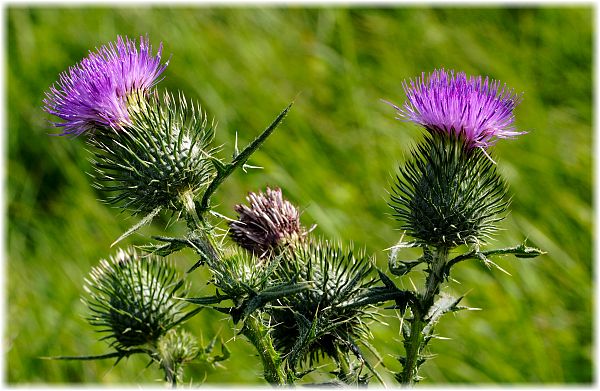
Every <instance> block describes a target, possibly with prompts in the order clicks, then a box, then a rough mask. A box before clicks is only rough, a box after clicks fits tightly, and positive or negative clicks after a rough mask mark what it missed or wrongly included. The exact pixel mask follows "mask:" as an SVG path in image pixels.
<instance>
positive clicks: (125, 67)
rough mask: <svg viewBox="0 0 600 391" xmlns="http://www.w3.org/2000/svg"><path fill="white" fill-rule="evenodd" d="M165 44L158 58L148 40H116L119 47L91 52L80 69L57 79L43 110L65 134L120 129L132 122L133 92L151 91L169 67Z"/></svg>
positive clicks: (47, 96) (74, 69)
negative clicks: (130, 101)
mask: <svg viewBox="0 0 600 391" xmlns="http://www.w3.org/2000/svg"><path fill="white" fill-rule="evenodd" d="M161 52H162V44H161V45H160V46H159V48H158V52H157V54H156V55H153V54H152V46H151V45H150V43H149V40H148V38H147V37H146V38H144V37H140V43H139V50H138V47H137V45H136V42H135V40H130V39H129V38H127V37H126V38H125V39H123V38H122V37H120V36H119V37H117V42H116V43H109V44H108V45H107V46H102V47H101V48H100V49H98V50H97V51H96V52H95V53H92V52H90V54H89V56H88V57H86V58H84V59H83V60H82V61H81V62H80V63H78V64H77V65H75V66H73V67H71V68H69V70H68V71H66V72H63V73H61V74H60V76H59V80H58V82H56V83H55V84H54V85H53V86H52V87H50V91H49V92H47V93H46V99H44V110H45V111H46V112H48V113H50V114H52V115H55V116H57V117H58V118H60V119H61V120H62V122H55V123H53V124H54V126H56V127H58V128H62V130H63V132H62V133H61V134H62V135H65V134H75V135H79V134H81V133H84V132H87V131H89V130H93V129H95V128H113V129H121V128H122V127H123V126H124V125H127V124H129V123H130V119H129V114H128V110H127V98H128V96H129V95H130V94H131V93H132V92H134V91H148V90H150V89H151V88H152V87H153V86H154V85H155V84H156V83H157V82H158V77H159V76H160V74H161V73H162V72H163V71H164V70H165V68H166V67H167V64H168V62H167V63H165V64H161Z"/></svg>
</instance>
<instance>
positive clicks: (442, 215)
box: [390, 133, 509, 248]
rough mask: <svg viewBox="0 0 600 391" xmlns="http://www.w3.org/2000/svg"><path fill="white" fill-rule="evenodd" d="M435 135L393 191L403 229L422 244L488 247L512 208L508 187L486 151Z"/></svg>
mask: <svg viewBox="0 0 600 391" xmlns="http://www.w3.org/2000/svg"><path fill="white" fill-rule="evenodd" d="M457 137H458V136H456V135H448V134H442V133H434V134H431V135H427V136H426V137H425V140H424V141H423V142H422V143H420V144H419V145H418V146H417V148H415V149H414V150H413V151H412V154H411V157H410V158H409V160H408V161H407V162H406V163H405V165H404V166H403V167H402V168H401V169H400V173H399V175H398V176H397V177H396V181H395V183H394V187H393V189H392V198H391V203H390V206H391V207H392V208H393V209H394V212H395V217H396V218H397V219H398V220H399V221H400V222H401V223H402V226H401V228H402V229H404V230H406V232H407V233H408V234H409V235H410V236H412V237H414V238H415V239H416V240H417V241H418V242H420V243H421V244H425V245H428V246H434V247H443V248H452V247H455V246H458V245H461V244H476V243H480V242H485V241H486V239H488V238H489V237H490V235H491V234H493V233H494V231H495V230H496V223H497V222H498V221H500V220H501V219H502V218H504V216H503V213H504V212H505V211H506V208H507V207H508V203H509V202H508V201H507V200H505V196H506V193H507V191H508V188H507V185H506V183H505V182H504V181H503V180H502V178H501V177H500V175H499V174H498V172H497V171H496V165H495V164H494V163H493V161H492V160H491V159H489V157H488V155H487V154H486V153H485V151H484V150H482V149H480V148H477V149H474V150H470V149H469V147H468V146H467V145H466V144H465V143H464V140H457Z"/></svg>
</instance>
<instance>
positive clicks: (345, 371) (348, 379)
mask: <svg viewBox="0 0 600 391" xmlns="http://www.w3.org/2000/svg"><path fill="white" fill-rule="evenodd" d="M334 360H335V361H336V363H337V365H338V371H339V373H338V375H337V377H338V379H340V381H342V382H344V383H346V384H354V383H355V381H354V380H355V379H353V377H352V371H351V370H350V358H349V357H348V354H346V353H344V352H342V351H341V350H340V348H337V349H336V352H335V356H334Z"/></svg>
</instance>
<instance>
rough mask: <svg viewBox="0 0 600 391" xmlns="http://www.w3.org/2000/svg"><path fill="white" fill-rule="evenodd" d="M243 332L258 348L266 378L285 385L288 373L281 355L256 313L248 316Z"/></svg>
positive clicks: (272, 382)
mask: <svg viewBox="0 0 600 391" xmlns="http://www.w3.org/2000/svg"><path fill="white" fill-rule="evenodd" d="M242 334H243V335H244V336H245V337H246V338H248V340H250V342H251V343H252V345H254V347H255V348H256V351H257V352H258V355H259V357H260V359H261V361H262V364H263V371H264V376H265V380H266V381H268V382H269V383H270V384H271V385H274V386H282V385H285V384H286V373H285V371H284V369H283V365H282V361H281V357H280V356H279V353H278V352H277V351H276V350H275V347H274V346H273V340H272V338H271V336H270V335H269V331H268V329H267V328H266V327H265V325H264V324H263V323H262V322H261V320H260V319H259V318H258V317H256V316H255V315H251V316H249V317H248V318H246V321H245V322H244V327H243V328H242Z"/></svg>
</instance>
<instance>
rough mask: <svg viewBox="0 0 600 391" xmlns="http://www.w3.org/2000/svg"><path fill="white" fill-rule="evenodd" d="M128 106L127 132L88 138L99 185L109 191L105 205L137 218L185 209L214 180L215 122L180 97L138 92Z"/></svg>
mask: <svg viewBox="0 0 600 391" xmlns="http://www.w3.org/2000/svg"><path fill="white" fill-rule="evenodd" d="M128 106H129V115H130V119H131V124H130V125H128V126H127V128H125V129H124V130H123V131H122V132H104V133H101V134H100V133H99V134H97V135H96V136H95V137H93V138H91V139H90V143H91V144H92V146H93V147H94V154H95V158H94V160H93V163H94V168H95V170H94V173H93V176H94V179H95V184H94V185H95V187H96V188H98V189H100V190H102V191H104V192H105V194H106V198H105V201H106V202H107V203H110V204H114V205H118V206H121V207H122V208H124V209H128V210H130V211H132V212H133V213H134V214H136V213H148V212H151V211H153V210H155V209H156V208H165V209H169V210H171V211H181V210H182V206H186V203H189V202H190V200H192V199H193V198H194V197H195V196H197V195H198V194H200V193H201V192H202V191H203V190H205V189H206V187H207V185H208V183H209V182H210V180H211V179H212V178H213V176H214V173H215V171H214V165H213V164H212V161H211V159H212V158H213V157H212V155H213V154H214V152H215V149H214V148H211V147H210V143H211V141H212V139H213V137H214V126H213V123H212V122H211V123H209V122H208V121H207V118H206V115H205V113H204V112H203V111H202V110H201V108H200V107H199V106H198V105H194V104H188V102H187V101H186V99H185V97H184V96H183V95H182V94H180V95H179V97H178V98H175V97H173V96H172V95H171V94H169V93H165V94H164V95H163V96H159V95H158V93H157V92H153V93H152V94H149V95H148V96H142V95H141V94H138V93H136V94H133V95H131V96H130V97H129V99H128Z"/></svg>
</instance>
